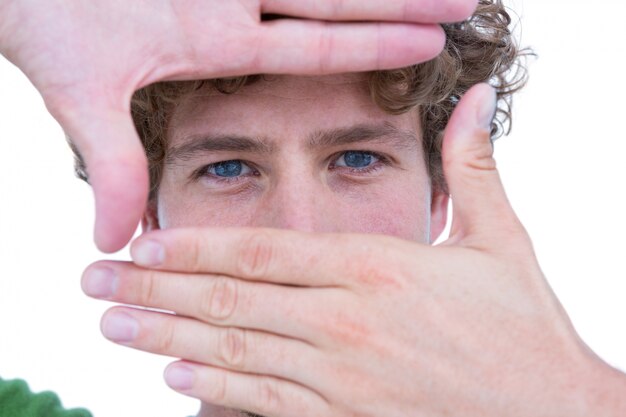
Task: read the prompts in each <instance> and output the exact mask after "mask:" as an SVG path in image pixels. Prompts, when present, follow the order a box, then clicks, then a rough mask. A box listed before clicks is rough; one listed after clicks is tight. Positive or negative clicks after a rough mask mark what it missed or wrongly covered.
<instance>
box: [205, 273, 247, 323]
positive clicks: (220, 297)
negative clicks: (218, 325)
mask: <svg viewBox="0 0 626 417" xmlns="http://www.w3.org/2000/svg"><path fill="white" fill-rule="evenodd" d="M238 295H239V283H238V282H237V280H234V279H232V278H228V277H217V278H215V279H214V280H211V282H210V284H209V288H207V289H206V290H204V291H203V296H202V298H203V299H202V300H201V304H200V309H201V311H200V314H201V316H202V318H203V319H207V320H226V319H228V318H230V317H231V316H232V315H233V314H234V312H235V310H236V307H237V299H238Z"/></svg>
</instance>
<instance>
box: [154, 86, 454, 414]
mask: <svg viewBox="0 0 626 417" xmlns="http://www.w3.org/2000/svg"><path fill="white" fill-rule="evenodd" d="M384 122H388V123H391V124H393V125H394V126H395V127H397V128H400V129H402V130H405V131H410V132H413V133H414V134H415V136H416V137H417V138H418V139H417V140H420V139H419V138H421V128H420V125H419V117H418V112H417V110H412V111H410V112H408V113H405V114H402V115H396V116H393V115H389V114H387V113H385V112H384V111H383V110H381V109H380V108H379V107H378V106H376V104H375V103H374V102H373V101H372V99H371V98H370V96H369V91H368V87H367V83H366V81H365V78H364V76H362V75H358V74H344V75H333V76H320V77H303V76H272V77H271V78H270V79H269V80H268V81H260V82H258V83H256V84H252V85H250V86H247V87H244V88H243V89H242V90H240V91H239V92H237V93H236V94H233V95H222V94H219V93H210V94H209V93H207V92H203V93H202V94H201V95H196V96H192V97H189V98H186V99H185V100H184V101H183V102H182V103H181V105H180V106H179V107H178V108H177V110H176V112H175V114H174V116H173V118H172V121H171V124H170V129H169V131H168V140H169V146H170V147H172V146H177V145H180V144H181V143H184V142H185V140H186V139H188V138H189V137H190V136H191V135H199V134H206V133H211V134H229V135H245V136H253V137H262V138H265V139H266V140H267V141H269V142H271V143H272V144H273V145H274V146H275V148H276V150H275V152H274V153H273V154H270V155H264V154H253V153H249V152H247V153H242V152H232V151H230V152H219V153H211V154H208V153H205V154H202V155H199V156H198V157H192V158H190V159H189V160H185V161H179V162H178V163H177V164H175V165H173V166H166V168H165V170H164V172H163V178H162V182H161V184H160V188H159V193H158V197H157V201H156V202H155V204H153V205H152V207H151V208H150V209H149V210H147V212H146V216H145V220H144V225H145V226H146V228H147V229H148V230H150V229H156V228H169V227H181V226H194V227H198V226H200V227H201V226H207V227H211V226H218V227H227V226H253V227H254V226H257V227H276V228H289V229H296V230H301V231H313V232H355V233H381V234H386V235H392V236H396V237H400V238H405V239H409V240H413V241H419V242H424V243H428V242H430V241H432V240H434V239H435V238H436V237H437V236H438V235H439V234H440V233H441V231H442V229H443V227H444V225H445V220H446V207H447V197H446V196H445V195H443V194H441V193H438V192H435V193H433V192H432V190H431V187H430V181H429V178H428V173H427V166H426V163H425V161H424V155H423V151H422V146H421V143H418V144H417V145H418V146H414V147H411V148H406V149H403V150H399V149H396V148H394V147H393V146H391V145H389V144H388V143H382V142H381V143H361V144H350V145H342V146H340V147H334V148H321V149H316V150H314V151H312V150H310V149H308V148H306V146H305V145H306V143H307V141H308V137H309V135H310V134H311V133H313V132H315V131H319V130H324V129H333V128H342V127H349V126H352V125H357V124H362V123H380V124H382V123H384ZM347 151H369V152H375V153H379V154H382V155H386V156H388V157H389V158H390V159H391V160H393V163H392V164H390V165H385V164H382V165H380V166H379V169H376V170H375V171H373V172H371V173H369V174H366V175H353V174H351V173H349V172H347V171H346V170H342V169H337V168H335V169H331V162H332V161H334V160H336V159H337V158H338V157H339V156H340V155H341V154H342V153H344V152H347ZM238 159H239V160H242V161H244V162H245V163H246V164H248V163H249V164H250V165H253V166H254V167H255V169H256V170H257V171H258V172H257V174H258V175H253V176H243V177H241V180H240V181H237V182H236V183H234V185H233V184H228V185H224V183H218V182H216V181H215V179H214V178H208V177H202V178H199V179H197V180H190V176H191V173H192V172H194V171H195V170H198V169H200V168H202V167H203V166H205V165H208V164H212V163H217V162H221V161H228V160H238ZM200 415H201V416H211V417H227V416H236V415H239V413H238V412H236V411H234V410H228V409H225V408H221V407H215V406H211V405H208V404H204V405H203V409H202V412H201V414H200Z"/></svg>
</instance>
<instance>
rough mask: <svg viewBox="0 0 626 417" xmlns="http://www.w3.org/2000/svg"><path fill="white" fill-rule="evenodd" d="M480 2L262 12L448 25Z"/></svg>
mask: <svg viewBox="0 0 626 417" xmlns="http://www.w3.org/2000/svg"><path fill="white" fill-rule="evenodd" d="M477 4H478V2H477V0H438V1H432V0H385V1H384V2H381V1H379V0H332V1H319V0H299V1H293V0H263V1H262V2H261V11H262V12H263V13H274V14H281V15H288V16H297V17H304V18H308V19H320V20H344V21H347V20H376V21H398V22H420V23H445V22H458V21H461V20H465V19H467V18H468V17H470V16H471V15H472V13H474V10H475V9H476V5H477Z"/></svg>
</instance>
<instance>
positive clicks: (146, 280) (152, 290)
mask: <svg viewBox="0 0 626 417" xmlns="http://www.w3.org/2000/svg"><path fill="white" fill-rule="evenodd" d="M139 293H140V294H141V295H140V302H141V304H142V305H144V306H146V307H153V306H156V305H157V304H158V301H159V291H158V285H157V282H156V277H155V275H154V272H147V271H146V272H144V276H143V279H142V280H141V289H140V292H139Z"/></svg>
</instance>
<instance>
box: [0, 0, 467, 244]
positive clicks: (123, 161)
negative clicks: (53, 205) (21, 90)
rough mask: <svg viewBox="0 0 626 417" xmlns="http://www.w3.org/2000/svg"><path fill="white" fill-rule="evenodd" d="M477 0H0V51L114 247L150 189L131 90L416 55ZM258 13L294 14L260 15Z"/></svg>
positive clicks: (385, 63)
mask: <svg viewBox="0 0 626 417" xmlns="http://www.w3.org/2000/svg"><path fill="white" fill-rule="evenodd" d="M476 3H477V1H476V0H439V1H432V0H297V1H294V0H237V1H236V0H170V1H167V0H151V1H146V0H137V1H131V2H129V1H127V0H93V1H89V2H83V1H68V0H46V1H45V2H41V1H39V0H0V53H2V54H3V55H4V56H6V57H7V58H8V59H9V60H10V61H11V62H13V63H14V64H15V65H17V66H18V67H19V68H20V69H21V70H22V71H23V72H24V73H25V74H26V76H27V77H28V78H29V79H30V81H31V82H32V83H33V84H34V85H35V87H36V88H37V89H38V90H39V92H40V93H41V95H42V96H43V98H44V101H45V103H46V106H47V107H48V110H49V111H50V112H51V113H52V115H53V116H54V117H55V118H56V119H57V120H58V121H59V123H60V124H61V125H62V127H63V128H64V130H65V131H66V133H67V134H68V135H69V136H70V137H71V138H72V140H73V141H74V143H75V144H76V146H77V147H78V148H79V150H80V152H81V153H82V155H83V157H84V158H85V160H86V163H87V169H88V173H89V179H90V182H91V184H92V186H93V189H94V193H95V197H96V226H95V241H96V244H97V245H98V247H99V248H100V249H101V250H103V251H105V252H111V251H115V250H118V249H120V248H121V247H123V246H124V245H125V244H126V243H127V242H128V240H129V239H130V238H131V236H132V234H133V232H134V230H135V228H136V226H137V224H138V221H139V219H140V218H141V215H142V213H143V211H144V208H145V204H146V198H147V192H148V171H147V168H146V159H145V156H144V151H143V148H142V146H141V143H140V141H139V140H138V137H137V133H136V132H135V129H134V126H133V123H132V119H131V116H130V98H131V96H132V94H133V92H134V91H135V90H137V89H139V88H141V87H143V86H145V85H148V84H150V83H153V82H156V81H159V80H183V79H202V78H216V77H224V76H235V75H243V74H255V73H292V74H325V73H331V72H353V71H366V70H375V69H390V68H396V67H402V66H407V65H412V64H416V63H419V62H424V61H427V60H430V59H432V58H434V57H435V56H436V55H438V54H439V53H440V51H441V50H442V48H443V45H444V33H443V31H442V30H441V28H440V27H439V26H437V25H436V24H437V23H441V22H452V21H459V20H463V19H464V18H466V17H469V16H470V15H471V14H472V12H473V11H474V8H475V7H476ZM262 13H268V14H279V15H288V16H292V17H295V18H297V19H280V20H273V21H270V22H262V21H261V14H262ZM383 22H387V23H383ZM391 22H393V23H391Z"/></svg>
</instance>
